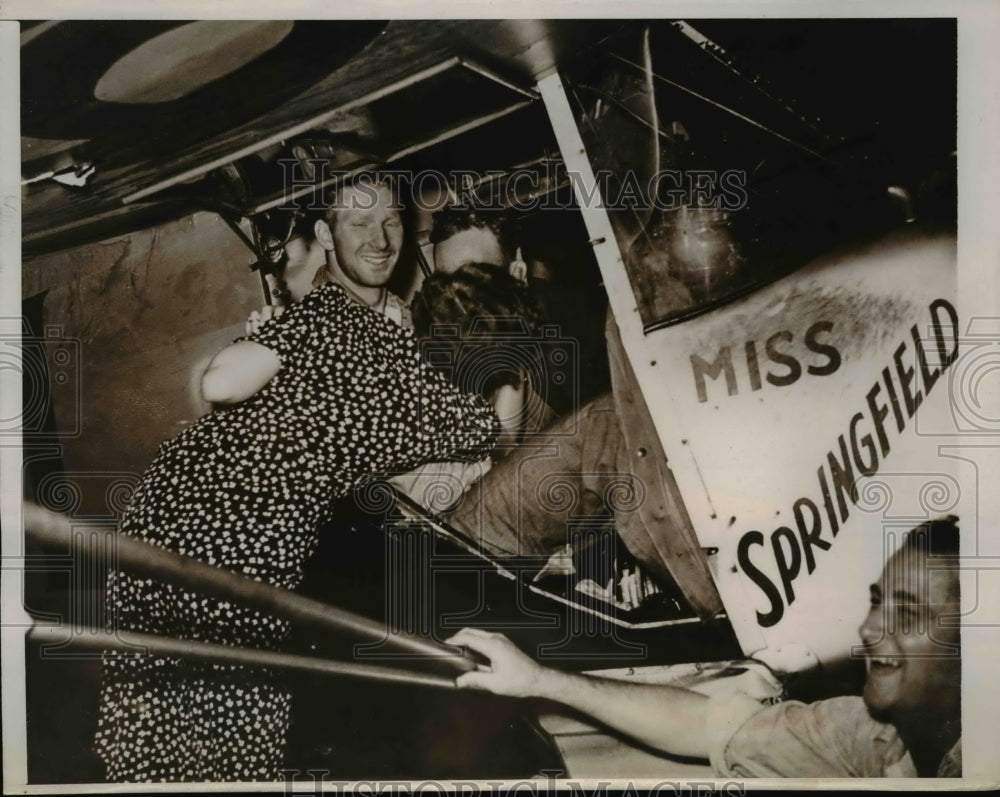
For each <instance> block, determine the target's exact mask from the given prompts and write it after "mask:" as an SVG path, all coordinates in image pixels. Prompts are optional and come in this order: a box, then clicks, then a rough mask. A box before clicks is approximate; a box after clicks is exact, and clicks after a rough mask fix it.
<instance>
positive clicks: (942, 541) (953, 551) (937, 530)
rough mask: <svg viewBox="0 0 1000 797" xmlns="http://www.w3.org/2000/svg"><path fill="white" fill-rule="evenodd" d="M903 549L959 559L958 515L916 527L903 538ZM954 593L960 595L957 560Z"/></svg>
mask: <svg viewBox="0 0 1000 797" xmlns="http://www.w3.org/2000/svg"><path fill="white" fill-rule="evenodd" d="M902 549H904V550H907V551H911V552H920V553H923V554H925V555H926V556H927V557H928V558H932V559H938V560H941V559H946V560H947V559H951V560H957V559H958V556H959V531H958V517H957V516H956V515H947V516H945V517H943V518H937V519H936V520H928V521H926V522H924V523H921V524H920V525H919V526H916V527H914V528H913V529H911V530H910V531H908V532H907V533H906V537H904V538H903V545H902ZM954 564H955V578H954V579H953V581H952V589H953V593H954V595H955V596H956V597H957V596H958V562H957V561H955V562H954Z"/></svg>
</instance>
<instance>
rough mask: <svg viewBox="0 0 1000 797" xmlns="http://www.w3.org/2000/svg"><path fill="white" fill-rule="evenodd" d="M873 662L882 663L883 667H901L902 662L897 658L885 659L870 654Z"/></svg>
mask: <svg viewBox="0 0 1000 797" xmlns="http://www.w3.org/2000/svg"><path fill="white" fill-rule="evenodd" d="M869 658H870V659H871V662H872V664H881V665H882V666H883V667H899V666H900V662H898V661H896V660H895V659H885V658H881V657H879V656H870V657H869Z"/></svg>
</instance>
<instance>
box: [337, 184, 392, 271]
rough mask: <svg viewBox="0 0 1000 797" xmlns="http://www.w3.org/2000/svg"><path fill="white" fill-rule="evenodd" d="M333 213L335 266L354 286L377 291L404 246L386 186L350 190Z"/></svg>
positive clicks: (347, 189)
mask: <svg viewBox="0 0 1000 797" xmlns="http://www.w3.org/2000/svg"><path fill="white" fill-rule="evenodd" d="M342 201H343V203H344V207H342V208H340V209H339V210H337V212H336V217H335V219H334V223H333V228H332V230H331V233H332V236H333V251H334V254H335V255H336V261H337V265H338V266H339V267H340V270H341V271H342V272H343V274H344V275H345V276H346V277H347V278H348V279H349V280H350V281H351V282H353V283H354V284H355V285H356V286H362V287H366V288H378V287H381V286H383V285H385V284H386V283H387V282H388V281H389V278H390V277H391V276H392V270H393V269H394V268H395V266H396V261H397V260H398V259H399V251H400V248H401V247H402V245H403V222H402V218H401V217H400V213H399V210H398V209H397V208H396V207H395V205H394V199H393V195H392V191H391V190H390V189H389V188H388V187H387V186H385V185H378V186H368V187H367V188H366V190H363V191H362V190H359V189H357V188H353V187H349V188H346V189H345V190H344V194H343V196H342Z"/></svg>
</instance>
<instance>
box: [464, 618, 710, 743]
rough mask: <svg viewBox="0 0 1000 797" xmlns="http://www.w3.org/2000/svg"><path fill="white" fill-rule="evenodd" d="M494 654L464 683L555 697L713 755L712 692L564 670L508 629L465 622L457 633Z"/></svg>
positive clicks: (609, 721) (651, 739) (633, 730)
mask: <svg viewBox="0 0 1000 797" xmlns="http://www.w3.org/2000/svg"><path fill="white" fill-rule="evenodd" d="M448 643H449V644H452V645H463V646H465V647H467V648H469V649H470V650H474V651H475V652H476V653H479V654H481V655H482V656H484V657H486V658H487V659H489V662H490V663H489V665H487V666H481V667H480V668H479V669H477V670H475V671H473V672H468V673H465V674H463V675H460V676H459V677H458V679H457V681H456V683H457V684H458V685H459V686H460V687H462V688H471V689H485V690H486V691H489V692H493V693H494V694H498V695H509V696H511V697H540V698H545V699H547V700H555V701H557V702H559V703H562V704H564V705H567V706H569V707H570V708H574V709H577V710H578V711H582V712H584V713H585V714H589V715H590V716H591V717H593V718H594V719H596V720H598V721H600V722H601V723H603V724H605V725H607V726H608V727H610V728H613V729H615V730H617V731H620V732H621V733H624V734H627V735H628V736H631V737H632V738H634V739H636V740H637V741H639V742H642V743H643V744H645V745H647V746H649V747H653V748H655V749H658V750H663V751H664V752H666V753H671V754H673V755H679V756H690V757H693V758H708V747H709V745H708V739H707V734H706V730H705V707H706V704H707V702H708V698H706V697H705V696H704V695H701V694H699V693H697V692H692V691H690V690H688V689H680V688H677V687H672V686H658V685H655V684H636V683H625V682H622V681H615V680H611V679H609V678H597V677H593V676H588V675H576V674H573V673H564V672H559V671H558V670H552V669H549V668H548V667H543V666H542V665H540V664H538V663H537V662H535V661H534V660H533V659H531V658H530V657H529V656H526V655H525V654H524V653H522V652H521V651H520V650H518V649H517V647H516V646H515V645H514V643H513V642H511V641H510V640H509V639H507V637H505V636H503V635H502V634H494V633H490V632H488V631H481V630H479V629H476V628H463V629H462V630H461V631H459V632H458V633H457V634H455V635H454V636H453V637H452V638H451V639H449V640H448Z"/></svg>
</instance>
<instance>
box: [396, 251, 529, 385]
mask: <svg viewBox="0 0 1000 797" xmlns="http://www.w3.org/2000/svg"><path fill="white" fill-rule="evenodd" d="M410 310H411V312H412V314H413V328H414V331H415V332H416V333H417V335H418V336H419V337H420V338H423V339H424V345H422V346H421V351H422V352H423V353H424V354H425V356H428V355H430V356H428V361H429V362H430V364H431V365H434V366H436V367H442V368H443V369H446V370H447V371H448V372H449V375H450V376H451V377H452V379H453V381H455V383H456V385H457V386H458V387H459V388H460V389H462V390H465V391H467V392H479V393H481V394H483V395H484V396H488V395H490V394H491V393H492V392H493V391H494V390H495V389H496V388H498V387H500V386H501V385H505V384H509V385H515V386H518V385H520V383H521V376H522V371H527V372H529V373H539V372H540V369H541V367H542V363H541V359H540V358H541V355H540V351H538V350H537V349H538V347H537V346H533V345H531V344H530V340H531V338H538V337H539V336H540V334H541V317H542V315H541V311H540V310H539V309H538V305H537V304H536V303H535V300H534V299H533V298H532V296H531V293H530V292H529V291H528V290H527V288H526V287H525V286H524V285H523V284H522V283H520V282H518V281H517V280H516V279H514V278H513V277H512V276H511V275H510V274H508V273H507V272H505V271H503V270H502V269H498V268H497V267H496V266H492V265H490V264H488V263H470V264H468V265H466V266H463V267H462V268H460V269H458V270H457V271H455V272H452V273H450V274H443V273H440V272H434V273H433V274H431V275H430V276H428V277H427V278H426V279H424V282H423V284H422V285H421V287H420V290H419V291H418V292H417V293H416V295H415V296H414V297H413V301H412V302H411V303H410ZM435 327H438V328H442V327H443V328H444V329H445V330H446V331H448V332H450V331H451V330H457V332H458V336H457V338H456V336H455V335H454V334H448V335H444V336H442V335H441V334H438V332H439V331H440V329H437V330H436V329H435ZM430 343H433V346H431V345H428V344H430ZM526 344H527V345H526ZM448 347H451V349H452V353H451V356H450V357H448V358H444V360H446V362H442V358H441V353H442V350H443V349H445V348H448ZM431 353H433V354H431Z"/></svg>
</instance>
